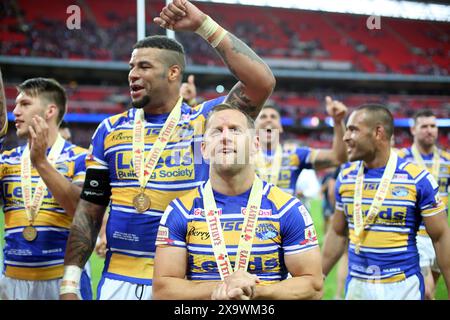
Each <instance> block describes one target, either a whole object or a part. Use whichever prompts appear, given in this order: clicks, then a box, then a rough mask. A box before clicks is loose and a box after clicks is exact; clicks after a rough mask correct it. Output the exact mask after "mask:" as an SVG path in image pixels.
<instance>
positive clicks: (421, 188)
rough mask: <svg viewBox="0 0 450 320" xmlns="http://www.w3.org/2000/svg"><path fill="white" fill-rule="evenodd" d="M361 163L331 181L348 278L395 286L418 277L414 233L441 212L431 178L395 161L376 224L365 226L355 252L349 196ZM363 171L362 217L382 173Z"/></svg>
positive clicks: (412, 165)
mask: <svg viewBox="0 0 450 320" xmlns="http://www.w3.org/2000/svg"><path fill="white" fill-rule="evenodd" d="M360 163H361V162H360V161H358V162H354V163H351V164H350V165H349V166H347V167H346V168H344V169H342V171H341V173H340V174H339V177H338V180H337V182H336V210H339V211H343V212H344V213H345V215H346V218H347V224H348V228H349V237H350V242H349V250H348V252H349V267H348V268H349V269H348V272H349V276H350V277H355V278H359V279H361V280H373V279H374V277H376V278H375V279H378V280H380V281H381V282H397V281H401V280H404V279H405V278H407V277H409V276H411V275H413V274H418V273H420V267H419V255H418V252H417V246H416V232H417V230H418V228H419V225H420V223H421V221H422V217H426V216H432V215H435V214H437V213H439V212H441V211H443V210H445V205H444V204H443V202H442V201H440V200H439V197H438V185H437V183H436V182H435V180H434V179H433V178H432V176H431V175H430V174H429V173H428V172H427V171H425V170H422V169H420V168H419V167H417V166H416V165H414V164H413V163H410V162H406V161H404V160H403V159H401V158H398V162H397V167H396V170H395V174H394V177H393V179H392V181H391V183H390V186H389V190H388V192H387V195H386V198H385V200H384V201H383V204H382V206H381V209H380V212H379V214H378V217H377V218H376V220H375V223H374V224H372V225H369V226H368V227H366V232H365V234H366V236H365V238H364V239H363V241H362V243H361V248H360V253H359V254H356V253H355V245H354V244H355V240H356V239H355V233H354V225H353V196H354V190H355V180H356V175H357V172H358V169H359V165H360ZM384 169H385V168H384V167H383V168H375V169H367V168H366V169H365V170H364V184H363V192H362V197H363V198H362V210H363V212H364V215H367V212H368V210H369V207H370V205H371V204H372V201H373V198H374V196H375V193H376V190H377V188H378V185H379V183H380V180H381V177H382V175H383V172H384Z"/></svg>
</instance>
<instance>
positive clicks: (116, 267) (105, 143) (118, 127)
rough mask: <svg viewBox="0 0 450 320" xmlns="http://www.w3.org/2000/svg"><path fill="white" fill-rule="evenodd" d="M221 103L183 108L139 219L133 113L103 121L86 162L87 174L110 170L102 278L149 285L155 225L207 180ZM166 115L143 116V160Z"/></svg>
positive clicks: (218, 100) (154, 175)
mask: <svg viewBox="0 0 450 320" xmlns="http://www.w3.org/2000/svg"><path fill="white" fill-rule="evenodd" d="M223 99H224V97H220V98H217V99H215V100H210V101H207V102H205V103H203V104H200V105H198V106H196V107H195V108H192V107H190V106H189V105H187V104H183V105H182V107H181V117H180V121H179V122H178V125H177V129H176V131H175V133H174V134H173V135H172V137H171V139H170V141H169V142H168V143H167V145H166V147H165V149H164V151H163V152H162V154H161V157H160V159H159V162H158V164H157V165H156V168H155V170H154V171H153V174H152V175H151V176H150V179H149V181H148V183H147V186H146V194H147V195H148V196H150V199H151V206H150V209H149V210H147V211H146V212H144V213H137V212H136V209H135V208H134V206H133V197H134V196H135V195H136V194H137V193H138V192H139V190H140V189H139V181H138V179H137V176H136V175H135V173H134V168H133V163H132V159H133V151H132V148H133V146H132V145H133V142H132V136H133V124H132V121H133V119H134V114H135V111H136V109H134V108H132V109H130V110H128V111H126V112H124V113H121V114H118V115H115V116H112V117H110V118H108V119H105V120H104V121H103V122H102V123H101V124H100V125H99V127H98V128H97V131H96V132H95V134H94V136H93V138H92V144H91V151H90V153H89V155H88V157H87V158H86V167H87V168H99V169H108V170H109V178H110V183H111V192H112V195H111V204H110V207H111V208H110V210H111V211H110V215H109V219H108V223H107V226H106V238H107V249H108V251H107V254H106V259H105V268H104V271H103V272H104V275H105V276H106V277H108V278H111V279H116V280H121V281H127V282H132V283H137V284H147V285H149V284H151V279H152V277H153V258H154V255H155V239H156V234H157V231H158V226H159V221H160V219H161V216H162V215H163V213H164V210H165V209H166V208H167V206H168V205H169V203H170V201H172V200H173V199H175V198H177V197H180V196H182V195H184V194H185V193H186V192H188V191H189V190H191V189H195V188H196V187H198V186H199V185H200V184H201V183H202V182H203V181H206V180H207V179H208V175H209V165H208V164H207V163H206V162H205V161H204V160H203V157H202V155H201V149H200V146H201V141H202V139H203V132H204V125H205V120H206V116H207V114H208V112H209V111H210V110H211V109H212V108H213V107H214V106H215V105H217V104H219V103H221V102H222V101H223ZM167 117H168V114H163V115H149V114H146V115H145V119H146V124H145V129H146V131H147V132H146V135H145V151H146V152H145V156H147V153H148V151H149V150H150V148H151V147H152V146H153V143H154V142H155V141H156V139H157V137H158V134H159V132H160V130H161V129H162V127H163V125H164V122H165V121H166V119H167Z"/></svg>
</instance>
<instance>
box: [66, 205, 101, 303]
mask: <svg viewBox="0 0 450 320" xmlns="http://www.w3.org/2000/svg"><path fill="white" fill-rule="evenodd" d="M105 210H106V206H103V205H98V204H95V203H92V202H89V201H86V200H83V199H80V201H79V202H78V206H77V209H76V211H75V217H74V220H73V223H72V226H71V228H70V234H69V239H68V241H67V247H66V254H65V257H64V266H71V265H72V266H78V267H80V268H84V265H85V264H86V262H87V261H88V260H89V257H90V256H91V254H92V251H93V250H94V247H95V243H96V241H97V235H98V233H99V231H100V228H101V226H102V221H103V215H104V213H105ZM60 298H61V299H62V300H66V299H67V300H70V299H76V298H77V297H76V295H75V294H71V293H68V294H64V295H61V297H60Z"/></svg>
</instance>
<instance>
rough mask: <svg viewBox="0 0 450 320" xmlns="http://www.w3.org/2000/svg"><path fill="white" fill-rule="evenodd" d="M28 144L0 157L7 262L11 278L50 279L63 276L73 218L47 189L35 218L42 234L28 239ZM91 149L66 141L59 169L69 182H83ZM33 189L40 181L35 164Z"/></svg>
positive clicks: (0, 181) (7, 274) (6, 272)
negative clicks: (23, 174) (24, 178)
mask: <svg viewBox="0 0 450 320" xmlns="http://www.w3.org/2000/svg"><path fill="white" fill-rule="evenodd" d="M23 151H24V146H21V147H18V148H15V149H13V150H10V151H5V152H3V153H2V155H1V156H0V186H1V197H2V200H3V203H4V206H3V211H4V214H5V248H4V265H5V274H6V276H8V277H11V278H15V279H22V280H49V279H56V278H60V277H62V276H63V264H64V253H65V250H66V242H67V237H68V236H69V229H70V226H71V224H72V217H70V216H68V215H67V214H66V213H65V212H64V209H63V208H62V207H61V206H60V205H59V204H58V203H57V202H56V200H55V198H53V196H52V194H51V192H50V191H49V190H48V189H47V193H46V194H45V196H44V199H43V202H42V206H41V209H40V210H39V212H38V215H37V217H36V219H35V221H34V224H33V225H34V226H35V227H36V229H37V231H38V237H37V238H36V239H35V240H34V241H32V242H28V241H27V240H25V239H24V238H23V236H22V230H23V228H24V227H25V226H28V225H29V222H28V217H27V214H26V212H25V208H24V202H23V198H22V186H21V178H20V170H21V157H22V154H23ZM86 153H87V150H85V149H83V148H80V147H78V146H75V145H73V144H71V143H69V142H67V141H66V142H65V144H64V148H63V151H62V152H61V154H60V156H59V157H58V159H57V161H56V163H55V168H56V169H57V170H58V171H59V172H60V173H61V174H62V175H63V176H64V177H66V178H67V179H68V180H69V181H71V182H73V183H77V184H80V186H82V185H83V181H84V178H85V174H86V169H85V157H86ZM31 174H32V179H31V182H32V192H33V194H34V188H35V186H36V184H37V182H38V180H39V175H38V172H37V171H36V169H35V168H33V167H32V170H31Z"/></svg>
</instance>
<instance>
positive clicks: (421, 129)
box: [398, 110, 450, 299]
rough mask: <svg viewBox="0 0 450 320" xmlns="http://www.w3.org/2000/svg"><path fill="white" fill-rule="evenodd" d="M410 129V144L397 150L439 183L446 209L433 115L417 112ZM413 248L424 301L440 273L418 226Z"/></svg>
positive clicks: (446, 164)
mask: <svg viewBox="0 0 450 320" xmlns="http://www.w3.org/2000/svg"><path fill="white" fill-rule="evenodd" d="M413 120H414V124H413V126H412V127H411V129H410V130H411V134H412V136H413V139H414V141H413V144H412V146H411V147H409V148H404V149H401V150H400V151H398V155H399V156H400V157H402V158H404V159H405V160H408V161H411V162H414V163H415V164H417V165H418V166H419V167H421V168H422V169H426V170H428V172H429V173H430V174H431V175H432V176H433V177H434V179H436V181H437V182H438V184H439V196H440V198H441V199H442V201H443V202H444V204H445V205H447V206H448V189H449V186H450V153H448V152H447V151H446V150H442V149H439V148H438V147H437V138H438V127H437V123H436V116H435V115H434V114H433V112H431V111H430V110H421V111H418V112H417V113H416V114H414V116H413ZM417 248H418V249H419V255H420V268H421V269H422V274H423V276H424V278H425V298H426V299H433V298H434V292H435V288H436V283H437V280H438V279H439V276H440V273H441V272H440V270H439V267H438V265H437V260H436V253H435V251H434V248H433V242H432V241H431V239H430V236H429V235H428V234H427V232H426V230H425V225H424V224H423V223H422V224H421V225H420V228H419V232H418V233H417Z"/></svg>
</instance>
